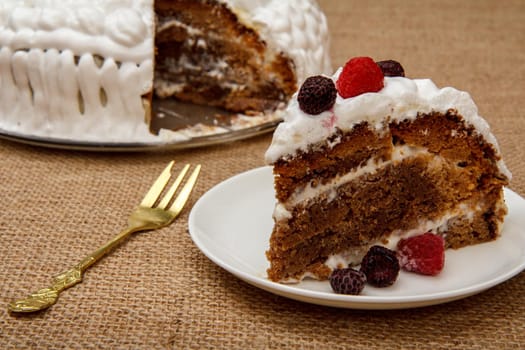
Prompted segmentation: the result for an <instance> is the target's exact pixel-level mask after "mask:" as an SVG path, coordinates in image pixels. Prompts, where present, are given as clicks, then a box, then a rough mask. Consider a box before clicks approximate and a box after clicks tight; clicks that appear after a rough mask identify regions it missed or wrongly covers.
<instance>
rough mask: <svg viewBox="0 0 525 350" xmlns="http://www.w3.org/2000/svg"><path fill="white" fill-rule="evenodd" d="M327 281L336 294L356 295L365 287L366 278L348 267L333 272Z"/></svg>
mask: <svg viewBox="0 0 525 350" xmlns="http://www.w3.org/2000/svg"><path fill="white" fill-rule="evenodd" d="M329 280H330V286H332V289H333V290H334V292H336V293H337V294H352V295H358V294H359V293H361V291H362V290H363V288H364V287H365V283H366V276H365V274H364V273H362V272H361V271H357V270H354V269H352V268H350V267H348V268H345V269H335V270H333V271H332V274H330V277H329Z"/></svg>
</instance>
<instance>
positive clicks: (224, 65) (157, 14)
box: [0, 0, 331, 142]
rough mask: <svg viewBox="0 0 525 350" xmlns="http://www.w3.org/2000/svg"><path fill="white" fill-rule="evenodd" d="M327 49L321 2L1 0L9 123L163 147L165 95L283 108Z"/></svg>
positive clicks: (0, 83) (1, 107) (45, 133)
mask: <svg viewBox="0 0 525 350" xmlns="http://www.w3.org/2000/svg"><path fill="white" fill-rule="evenodd" d="M328 55H329V52H328V30H327V24H326V19H325V17H324V15H323V13H322V12H321V11H320V9H319V7H318V6H317V4H316V3H315V1H314V0H306V1H302V0H292V1H285V2H279V1H270V0H266V1H253V2H250V1H243V0H199V1H196V0H191V1H190V0H173V1H172V0H169V1H168V0H155V1H153V0H109V1H100V0H95V1H92V0H77V1H70V0H68V1H62V0H34V1H31V2H21V1H18V0H4V1H2V2H1V4H0V87H1V88H0V130H3V131H7V132H12V133H17V134H22V135H30V136H39V137H51V138H54V139H67V140H75V141H104V142H165V141H167V140H170V139H171V138H174V137H175V135H173V133H170V132H161V135H160V136H157V135H154V134H153V133H152V132H151V131H152V129H151V128H150V124H151V120H152V113H154V111H155V109H154V108H153V109H152V104H154V103H156V102H157V101H159V100H160V99H167V98H168V99H177V100H178V101H183V102H185V103H193V104H203V105H209V106H213V107H218V108H220V109H221V111H222V110H224V111H228V112H231V113H238V114H240V115H241V116H253V115H259V116H261V115H263V116H264V115H273V114H276V115H278V114H279V113H278V112H279V110H281V109H283V108H284V107H285V106H286V104H287V102H288V100H289V99H290V97H291V95H292V94H293V92H294V91H295V90H296V89H297V88H298V86H300V84H301V83H302V81H303V80H304V79H305V78H306V77H307V76H309V75H312V74H314V73H315V72H329V71H330V70H331V67H330V60H329V56H328ZM157 99H159V100H157ZM225 113H226V112H225ZM153 117H154V116H153Z"/></svg>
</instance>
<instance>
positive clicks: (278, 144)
mask: <svg viewBox="0 0 525 350" xmlns="http://www.w3.org/2000/svg"><path fill="white" fill-rule="evenodd" d="M341 70H342V69H341V68H340V69H338V70H337V72H336V73H335V74H334V75H333V76H332V79H333V80H334V82H335V81H337V78H338V77H339V74H340V73H341ZM449 109H455V110H457V111H458V113H459V114H460V115H461V116H462V117H463V119H464V120H465V122H466V123H467V124H469V125H472V126H473V127H474V129H475V130H476V131H477V132H478V133H479V134H481V135H482V136H483V137H484V139H485V140H486V141H487V142H489V143H491V144H492V145H493V146H494V148H495V150H496V151H497V152H498V153H499V152H500V150H499V146H498V143H497V141H496V138H495V137H494V135H493V134H492V133H491V131H490V127H489V125H488V123H487V122H486V121H485V119H483V118H482V117H481V116H480V115H479V114H478V109H477V107H476V105H475V103H474V101H473V100H472V98H471V97H470V95H469V94H468V93H467V92H464V91H459V90H457V89H454V88H452V87H445V88H441V89H440V88H438V87H437V86H436V85H435V84H434V83H433V82H432V80H430V79H409V78H404V77H385V79H384V87H383V89H381V90H380V91H378V92H370V93H364V94H361V95H358V96H355V97H351V98H346V99H345V98H343V97H341V96H340V95H339V94H337V97H336V101H335V104H334V107H333V108H332V109H331V110H328V111H325V112H323V113H321V114H319V115H310V114H307V113H305V112H303V111H302V110H301V109H300V108H299V103H298V102H297V93H296V94H295V95H294V96H293V98H292V100H291V101H290V103H289V104H288V107H287V109H286V111H285V114H284V121H283V122H282V123H280V124H279V126H278V127H277V129H276V130H275V132H274V135H273V140H272V143H271V145H270V147H269V148H268V150H267V151H266V154H265V159H266V162H267V163H269V164H272V163H274V162H275V161H277V160H278V159H279V158H281V157H291V156H293V155H294V154H296V153H297V152H298V151H299V150H303V151H306V150H307V149H308V146H309V145H311V144H316V143H318V142H321V141H323V140H325V139H326V138H328V137H329V136H331V135H333V134H334V133H335V132H336V130H337V129H340V130H342V131H349V130H351V129H352V128H353V126H354V125H356V124H359V123H360V122H363V121H367V122H368V123H369V125H371V126H372V127H373V128H375V129H376V130H377V131H378V132H380V131H381V130H382V129H383V128H384V127H385V125H384V120H385V118H387V117H388V118H390V120H392V121H401V120H413V119H415V118H416V116H417V114H418V113H430V112H432V111H434V112H441V113H445V112H446V111H447V110H449ZM336 143H337V140H336V141H335V142H334V145H335V144H336ZM498 167H499V170H500V171H501V173H502V174H504V175H505V176H507V177H508V178H509V179H510V178H511V173H510V171H509V170H508V169H507V167H506V166H505V163H504V162H503V160H501V159H500V160H499V161H498Z"/></svg>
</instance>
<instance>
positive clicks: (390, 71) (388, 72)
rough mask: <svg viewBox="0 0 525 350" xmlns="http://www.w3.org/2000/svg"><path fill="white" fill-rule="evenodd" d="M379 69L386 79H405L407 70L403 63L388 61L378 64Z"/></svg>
mask: <svg viewBox="0 0 525 350" xmlns="http://www.w3.org/2000/svg"><path fill="white" fill-rule="evenodd" d="M377 65H378V66H379V68H381V71H382V72H383V75H384V76H385V77H404V76H405V70H404V69H403V66H402V65H401V63H399V62H397V61H394V60H386V61H379V62H377Z"/></svg>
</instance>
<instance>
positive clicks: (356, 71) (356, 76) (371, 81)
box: [336, 57, 384, 98]
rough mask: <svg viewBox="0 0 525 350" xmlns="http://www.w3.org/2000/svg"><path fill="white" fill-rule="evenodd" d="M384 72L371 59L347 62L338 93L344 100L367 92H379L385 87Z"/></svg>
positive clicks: (354, 59)
mask: <svg viewBox="0 0 525 350" xmlns="http://www.w3.org/2000/svg"><path fill="white" fill-rule="evenodd" d="M383 79H384V76H383V72H382V71H381V68H379V66H378V65H377V64H376V63H375V62H374V60H373V59H371V58H370V57H355V58H352V59H351V60H350V61H348V62H346V64H345V65H344V67H343V71H342V72H341V75H339V79H337V83H336V86H337V91H338V92H339V95H341V96H342V97H344V98H349V97H354V96H357V95H360V94H363V93H365V92H377V91H379V90H381V89H382V88H383V86H384V84H383Z"/></svg>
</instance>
